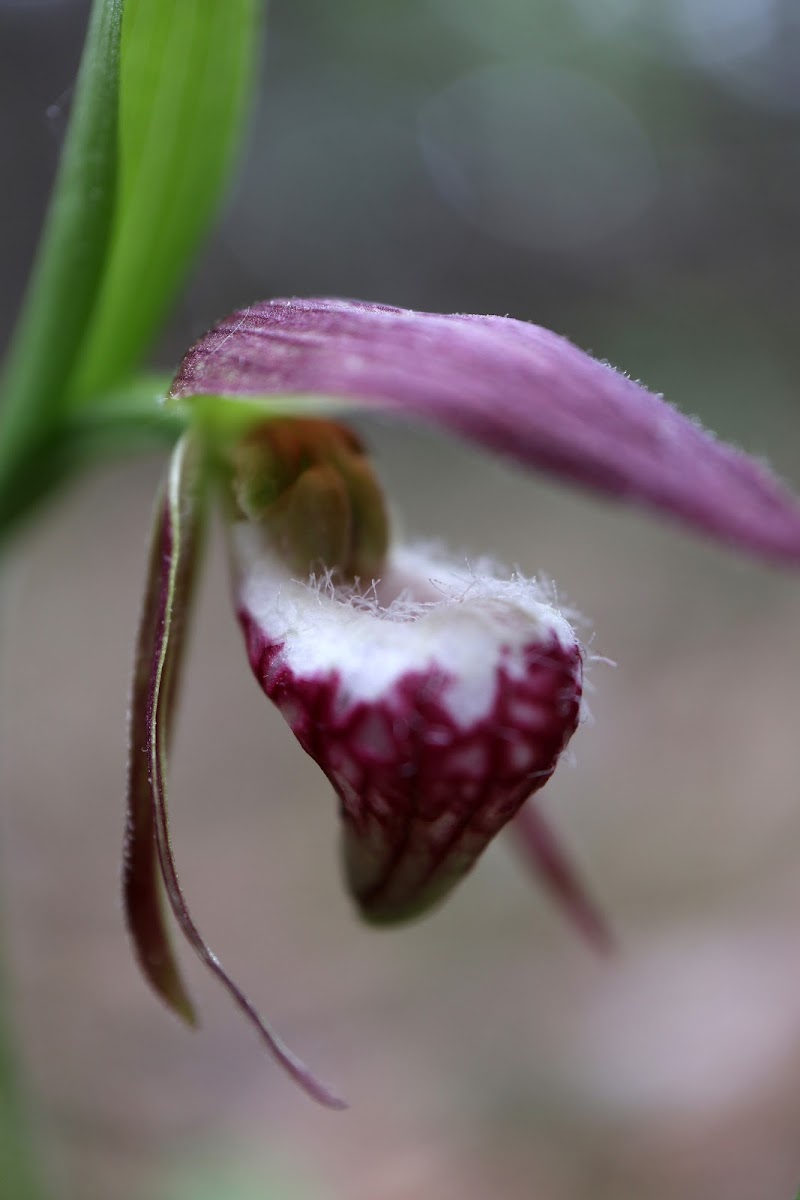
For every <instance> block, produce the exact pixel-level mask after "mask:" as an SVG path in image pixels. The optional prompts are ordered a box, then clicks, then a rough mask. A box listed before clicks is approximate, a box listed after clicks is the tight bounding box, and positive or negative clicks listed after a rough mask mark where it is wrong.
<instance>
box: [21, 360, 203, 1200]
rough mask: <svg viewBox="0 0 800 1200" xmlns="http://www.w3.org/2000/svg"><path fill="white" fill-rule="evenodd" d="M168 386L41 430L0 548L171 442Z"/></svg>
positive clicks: (179, 410) (134, 392)
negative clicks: (69, 495)
mask: <svg viewBox="0 0 800 1200" xmlns="http://www.w3.org/2000/svg"><path fill="white" fill-rule="evenodd" d="M168 386H169V381H168V379H167V378H166V377H164V376H159V375H143V376H138V377H137V378H135V379H133V380H131V381H130V382H129V383H128V384H126V385H124V386H120V387H118V388H115V389H114V390H113V391H112V392H108V393H105V394H104V395H102V396H99V397H97V399H96V402H95V403H93V405H92V406H91V407H87V408H84V409H81V410H80V411H79V412H74V413H70V412H67V413H65V414H63V415H62V416H61V417H60V418H59V420H58V421H56V422H55V423H53V424H52V425H51V426H50V427H49V428H48V429H47V430H46V431H44V432H42V433H41V434H40V436H39V440H38V442H37V446H36V453H35V454H32V455H31V456H30V457H27V458H23V459H21V460H20V461H19V462H18V463H17V464H16V465H15V469H14V470H13V471H12V469H11V468H9V473H8V474H7V476H6V479H5V485H6V486H5V487H2V486H0V549H2V547H3V545H4V543H5V542H6V541H7V540H8V539H9V537H10V536H11V535H13V534H15V533H16V532H17V529H18V527H19V525H20V523H21V521H22V520H23V518H26V517H29V516H31V515H33V513H34V512H35V511H36V510H37V509H38V508H39V507H41V505H42V503H43V502H44V501H45V500H47V499H48V498H50V497H51V496H52V495H53V493H54V492H55V491H56V489H58V488H60V487H63V486H64V484H65V483H67V482H69V480H70V479H73V478H75V477H76V476H78V475H79V474H80V473H81V472H82V471H85V470H87V469H88V468H89V467H92V466H94V465H95V464H96V463H97V462H100V461H102V460H105V459H109V458H114V457H122V456H124V455H128V454H134V453H139V452H141V451H143V450H148V449H152V448H159V449H161V448H168V447H170V446H172V445H173V444H174V443H175V442H176V441H177V440H178V438H179V437H180V435H181V434H182V433H183V431H184V429H185V427H186V423H187V417H186V413H185V410H184V409H183V407H182V406H180V405H177V404H171V405H169V406H168V407H165V406H164V403H163V400H164V395H165V393H166V389H167V387H168ZM0 1194H1V1193H0Z"/></svg>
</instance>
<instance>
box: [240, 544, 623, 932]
mask: <svg viewBox="0 0 800 1200" xmlns="http://www.w3.org/2000/svg"><path fill="white" fill-rule="evenodd" d="M231 541H232V551H233V559H234V565H235V572H236V578H237V593H238V605H239V619H240V621H241V624H242V628H243V630H244V634H245V640H246V644H247V651H248V657H249V659H250V664H251V666H252V668H253V671H254V672H255V675H256V678H257V679H258V681H259V683H260V684H261V686H262V687H263V689H264V691H265V692H266V693H267V695H268V696H269V697H270V699H272V700H273V701H274V702H275V704H276V705H277V706H278V708H279V709H280V710H281V712H282V714H283V716H284V717H285V718H286V720H287V722H288V724H289V725H290V727H291V729H292V731H293V733H294V734H295V736H296V737H297V739H298V741H299V742H300V744H301V746H302V747H303V749H304V750H306V751H307V753H308V754H310V755H311V757H312V758H314V760H315V761H316V762H317V763H318V764H319V766H320V767H321V768H322V769H323V771H324V772H325V774H326V775H327V776H328V779H329V780H330V782H331V783H332V784H333V787H334V790H335V792H336V794H337V796H338V798H339V809H340V813H341V816H342V819H343V825H344V858H345V868H346V873H347V877H348V882H349V884H350V888H351V890H352V892H353V895H354V897H355V899H356V901H357V903H358V905H359V908H360V910H361V912H362V913H363V915H364V916H365V917H366V918H367V919H369V920H371V921H375V922H380V923H386V922H391V921H397V920H404V919H406V918H408V917H413V916H416V915H417V914H418V913H420V912H422V911H423V910H424V909H426V908H428V907H429V906H430V905H431V904H433V903H436V902H438V901H439V900H440V899H442V898H443V897H444V896H445V895H446V893H447V892H448V891H449V890H450V889H451V888H452V887H453V886H454V885H455V884H456V883H457V882H458V880H459V879H460V878H461V877H462V876H463V875H464V874H465V873H466V872H467V871H468V870H469V869H470V868H471V867H472V865H473V864H474V862H475V861H476V859H477V858H478V856H479V855H480V854H481V852H482V851H483V850H484V849H485V847H486V846H487V845H488V843H489V842H490V841H491V840H492V838H493V837H494V836H495V835H496V834H497V833H498V832H499V831H500V830H501V829H502V828H503V826H505V825H506V824H507V822H508V821H510V820H511V818H512V817H513V816H514V814H515V813H516V812H517V811H518V810H519V808H520V806H521V805H522V804H523V803H524V801H525V800H526V799H527V798H528V797H529V796H530V795H532V794H533V793H534V792H536V791H538V790H539V788H541V787H543V786H544V784H545V783H546V782H547V780H548V779H549V778H550V776H551V775H552V773H553V771H554V769H555V767H556V764H557V762H558V759H559V756H560V754H561V752H562V750H563V749H564V747H565V745H566V744H567V742H568V741H569V739H570V737H571V736H572V734H573V733H574V732H575V729H576V726H577V724H578V719H579V713H580V703H581V692H582V678H583V652H582V649H581V646H580V643H579V642H578V640H577V638H576V637H575V634H574V632H573V631H572V629H571V628H570V626H569V624H568V622H567V621H566V620H565V619H564V617H563V616H562V615H561V614H560V613H558V612H557V611H556V610H555V609H554V608H552V606H550V605H549V603H547V601H546V598H545V597H544V596H543V595H542V593H541V591H540V590H539V588H538V586H537V585H536V584H534V583H532V582H531V581H528V580H523V579H521V578H519V577H517V578H514V579H512V580H503V579H500V578H498V577H497V576H495V575H493V574H488V575H471V574H470V572H469V571H468V570H465V569H464V568H460V569H457V568H455V567H454V565H453V564H452V562H450V561H449V560H447V559H446V558H443V557H442V556H441V554H436V553H434V552H430V551H426V550H424V549H422V550H416V551H415V550H402V549H398V548H396V549H395V550H394V551H393V552H392V554H391V555H390V558H389V560H388V561H387V564H386V573H385V576H384V578H383V579H382V581H381V582H380V584H379V585H376V586H374V587H373V589H371V590H370V592H368V593H366V594H364V593H362V592H359V591H355V592H351V591H350V590H348V589H347V588H346V587H345V588H342V587H339V588H337V586H336V585H335V584H334V582H333V580H329V581H328V582H327V583H320V584H316V585H315V584H314V583H313V582H311V583H305V582H301V581H298V580H295V579H292V578H291V574H290V572H289V571H288V570H287V569H286V568H283V567H282V565H281V563H280V561H279V560H278V559H277V558H276V556H275V555H274V554H273V553H272V552H271V551H270V549H269V548H268V547H267V545H266V544H265V542H264V539H263V536H262V535H261V532H260V531H259V529H258V528H257V527H253V526H249V525H248V524H247V523H240V524H239V525H236V526H234V527H233V529H232V533H231ZM415 601H418V603H415ZM564 862H565V860H564V859H563V858H559V856H558V849H557V847H556V846H555V843H553V844H552V853H551V854H550V856H549V858H548V861H547V862H546V863H545V862H544V861H542V868H543V871H542V874H543V877H544V879H545V882H546V883H547V884H548V886H549V887H550V888H551V891H553V892H554V894H555V895H556V896H557V898H558V900H559V901H560V902H562V903H563V904H564V906H565V909H566V911H567V913H568V914H569V915H570V916H572V917H573V918H578V924H579V926H580V927H581V929H582V930H583V931H584V932H586V930H587V926H588V924H589V922H588V916H587V914H588V913H589V912H590V911H592V910H591V905H590V903H589V901H588V899H585V898H583V899H581V897H582V893H581V890H580V886H579V884H578V881H577V878H576V877H575V876H570V877H569V878H570V889H569V891H568V890H567V889H566V888H565V886H563V880H564V879H565V878H566V872H565V871H564V870H563V869H562V868H563V866H564ZM554 864H557V865H558V867H559V869H561V878H560V880H559V886H557V887H556V886H554V876H555V867H554ZM599 929H600V919H599V917H598V918H597V919H596V920H595V922H594V924H593V925H592V929H591V933H592V936H593V937H594V938H595V940H597V939H598V931H599Z"/></svg>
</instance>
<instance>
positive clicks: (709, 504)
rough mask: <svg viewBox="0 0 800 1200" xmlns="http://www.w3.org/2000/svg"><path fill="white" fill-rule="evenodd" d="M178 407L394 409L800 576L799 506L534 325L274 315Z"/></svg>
mask: <svg viewBox="0 0 800 1200" xmlns="http://www.w3.org/2000/svg"><path fill="white" fill-rule="evenodd" d="M172 394H173V395H174V396H176V397H190V396H194V395H217V396H223V397H224V396H229V397H242V396H258V395H274V394H298V395H299V394H303V395H308V394H315V395H320V396H327V397H337V398H342V399H344V400H346V401H349V402H357V403H358V404H364V405H366V406H374V407H380V408H383V409H388V410H391V411H393V412H395V413H397V414H398V415H402V416H404V417H409V418H414V419H419V420H422V421H426V422H430V423H433V424H436V425H440V426H443V427H445V428H446V429H449V430H450V431H452V432H454V433H456V434H459V435H462V436H463V437H465V438H468V439H469V440H471V441H474V442H478V443H479V444H480V445H482V446H484V447H486V448H488V449H490V450H494V451H497V452H499V453H501V454H504V455H507V456H509V457H510V458H513V459H516V460H517V461H518V462H521V463H523V464H524V465H525V466H527V467H534V468H540V469H542V470H545V471H549V472H552V473H554V474H556V475H559V476H561V477H563V478H565V479H567V480H569V481H571V482H573V483H577V484H580V485H582V486H586V487H590V488H594V489H596V490H597V491H599V492H602V493H605V494H606V495H609V496H614V497H617V498H619V499H623V500H626V501H628V502H630V503H636V504H643V505H647V506H649V507H651V508H654V509H658V510H660V511H662V512H666V513H669V514H672V515H673V516H676V517H679V518H681V519H682V520H683V521H685V522H686V523H688V524H690V525H693V526H695V527H696V528H698V529H701V530H704V531H705V532H706V533H709V534H712V535H713V536H715V537H717V538H719V539H720V540H722V541H723V542H727V543H730V544H732V545H736V546H739V547H741V548H742V549H745V550H749V551H750V552H752V553H754V554H756V555H758V556H761V557H763V558H766V559H771V560H775V561H778V562H784V563H793V564H800V501H798V500H797V498H796V497H795V496H793V495H792V494H791V493H790V492H789V491H788V490H787V489H786V488H785V487H784V486H783V485H782V484H781V483H780V482H779V481H778V480H777V479H776V478H775V477H774V476H773V475H772V474H771V473H770V472H769V471H768V470H767V469H766V468H765V467H764V466H762V465H761V464H760V463H757V462H756V461H755V460H754V459H752V458H750V457H749V456H748V455H746V454H744V453H742V452H741V451H738V450H736V449H734V448H733V447H731V446H729V445H726V444H725V443H723V442H719V441H717V440H716V439H715V438H714V437H713V436H712V435H711V434H709V433H706V432H705V431H704V430H703V429H701V428H700V426H699V425H698V424H697V423H696V422H695V421H693V420H691V419H690V418H688V417H685V416H683V415H682V414H681V413H679V412H678V411H677V410H676V409H674V408H672V407H671V406H670V405H669V404H667V403H666V402H665V401H664V400H662V399H661V398H660V397H659V396H656V395H654V394H653V393H651V392H648V391H647V390H646V389H645V388H643V387H641V386H640V385H639V384H636V383H634V382H632V381H631V380H630V379H627V378H626V377H625V376H624V375H621V374H619V373H618V372H617V371H615V370H614V369H613V368H611V367H609V366H607V365H605V364H604V363H601V362H599V361H597V360H596V359H594V358H591V357H590V356H589V355H588V354H585V353H584V352H583V351H581V350H578V349H577V348H576V347H575V346H573V345H572V344H571V343H570V342H568V341H566V340H565V339H564V338H562V337H559V336H558V335H557V334H555V333H551V332H550V331H548V330H546V329H542V328H540V327H539V326H536V325H530V324H526V323H524V322H522V321H516V320H512V319H510V318H507V317H492V316H440V315H438V314H435V313H415V312H410V311H407V310H404V309H400V308H390V307H387V306H383V305H378V304H365V303H359V302H355V301H347V300H331V299H321V300H272V301H267V302H264V303H261V304H255V305H253V306H252V307H251V308H247V309H243V310H241V311H240V312H236V313H234V314H233V315H232V316H230V317H229V318H227V319H226V320H225V321H222V322H221V323H220V324H219V325H217V326H216V328H214V329H212V330H211V331H210V332H209V333H207V334H206V335H205V336H204V337H203V338H201V339H200V341H199V342H198V343H197V344H196V345H195V346H194V347H193V348H192V349H191V350H190V351H189V353H188V354H187V355H186V357H185V358H184V360H183V363H182V364H181V367H180V370H179V372H178V375H177V377H176V379H175V382H174V385H173V389H172Z"/></svg>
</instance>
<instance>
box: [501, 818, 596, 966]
mask: <svg viewBox="0 0 800 1200" xmlns="http://www.w3.org/2000/svg"><path fill="white" fill-rule="evenodd" d="M510 829H511V833H512V834H514V835H515V841H516V843H517V846H518V848H519V849H520V850H521V852H522V853H523V854H524V856H525V859H526V861H527V863H528V865H529V866H530V867H531V868H532V870H533V872H534V875H535V876H536V879H537V880H538V881H539V882H540V883H542V884H543V885H544V886H545V887H546V888H547V890H548V891H549V892H550V893H551V895H552V896H554V897H555V899H556V900H557V901H558V903H559V904H560V905H561V906H562V907H563V908H564V910H565V911H566V912H567V913H568V915H569V916H570V917H571V919H572V921H573V922H574V923H575V925H576V926H577V927H578V929H580V930H581V931H582V932H583V933H584V934H585V936H586V937H587V938H588V939H589V941H590V942H592V943H593V944H594V945H595V946H596V947H597V948H598V949H599V950H602V951H609V950H612V949H613V948H614V937H613V934H612V933H611V930H610V929H609V927H608V923H607V922H606V919H605V917H604V916H603V914H602V912H601V911H600V909H599V908H598V907H597V905H596V904H595V903H594V901H593V900H592V898H591V897H590V896H589V894H588V893H587V891H586V888H585V887H584V885H583V883H582V882H581V879H580V876H579V874H578V872H577V871H576V870H575V868H574V867H573V865H572V863H571V862H570V861H569V859H568V858H567V856H566V854H565V853H564V851H563V849H562V848H561V846H560V844H559V842H558V839H557V838H556V837H555V836H554V835H553V833H552V831H551V830H550V828H549V826H548V824H547V822H546V820H545V819H544V817H543V816H542V814H541V813H540V812H539V810H538V808H537V806H536V802H535V801H531V802H530V803H528V804H526V805H524V807H523V808H521V809H520V811H519V813H518V814H517V816H516V818H515V819H514V821H512V823H511V826H510Z"/></svg>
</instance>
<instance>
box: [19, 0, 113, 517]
mask: <svg viewBox="0 0 800 1200" xmlns="http://www.w3.org/2000/svg"><path fill="white" fill-rule="evenodd" d="M121 23H122V0H96V3H95V5H94V7H93V9H92V16H91V20H90V24H89V31H88V34H87V38H86V46H85V49H84V53H83V58H82V60H81V67H80V73H79V76H78V82H77V87H76V91H75V101H74V105H73V110H72V118H71V120H70V126H69V132H68V135H67V139H66V143H65V146H64V152H63V155H62V159H61V166H60V168H59V172H58V178H57V180H56V187H55V191H54V194H53V200H52V202H51V206H50V211H49V213H48V217H47V223H46V226H45V233H44V235H43V238H42V242H41V245H40V248H39V252H38V256H37V260H36V266H35V268H34V272H33V277H32V279H31V283H30V287H29V289H28V295H27V298H26V302H25V306H24V309H23V313H22V316H21V318H20V321H19V324H18V327H17V331H16V336H15V338H14V341H13V343H12V350H11V353H10V356H9V361H8V364H7V367H6V370H5V373H4V378H3V382H2V393H3V407H2V410H1V411H0V508H2V507H3V504H2V498H3V497H4V496H5V493H6V492H8V491H9V490H11V489H13V487H14V486H15V484H16V483H17V482H19V480H18V474H19V466H20V463H21V462H22V460H23V459H24V458H25V456H26V455H29V454H31V453H32V451H33V450H34V447H35V446H36V443H37V441H38V440H39V437H40V435H41V434H42V432H44V431H45V430H46V429H47V426H48V425H49V424H50V422H51V421H52V419H53V415H54V414H55V413H56V412H57V411H58V409H59V408H60V407H61V405H62V402H63V393H64V386H65V382H66V380H67V379H68V377H69V375H70V373H71V371H72V369H73V367H74V365H75V361H76V358H77V355H78V352H79V350H80V346H81V342H82V340H83V336H84V333H85V331H86V329H87V326H88V324H89V321H90V319H91V317H92V313H93V311H94V306H95V302H96V299H97V291H98V287H99V284H100V281H101V277H102V273H103V269H104V265H105V260H106V252H107V248H108V244H109V240H110V237H111V226H112V218H113V213H114V204H115V197H116V170H117V107H118V74H119V49H120V30H121Z"/></svg>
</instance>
